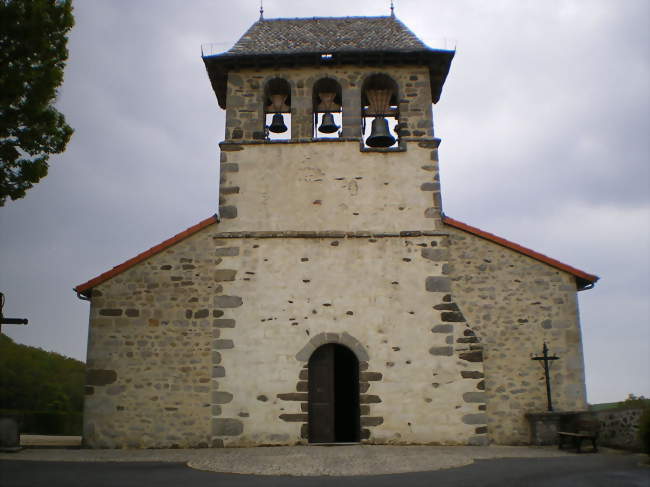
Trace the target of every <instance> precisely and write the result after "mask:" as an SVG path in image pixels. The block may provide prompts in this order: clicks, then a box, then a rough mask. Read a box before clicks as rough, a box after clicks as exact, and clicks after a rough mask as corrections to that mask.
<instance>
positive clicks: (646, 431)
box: [639, 408, 650, 455]
mask: <svg viewBox="0 0 650 487" xmlns="http://www.w3.org/2000/svg"><path fill="white" fill-rule="evenodd" d="M639 436H640V438H641V446H642V447H643V450H644V451H645V452H646V453H647V454H648V455H650V408H645V409H644V410H643V413H642V414H641V418H640V419H639Z"/></svg>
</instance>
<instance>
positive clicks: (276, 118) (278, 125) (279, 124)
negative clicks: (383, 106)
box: [269, 113, 374, 134]
mask: <svg viewBox="0 0 650 487" xmlns="http://www.w3.org/2000/svg"><path fill="white" fill-rule="evenodd" d="M373 123H374V122H373ZM269 131H271V132H273V133H274V134H282V133H284V132H286V131H287V126H286V125H285V124H284V117H282V114H281V113H274V114H273V119H272V120H271V125H269Z"/></svg>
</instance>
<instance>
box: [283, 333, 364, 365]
mask: <svg viewBox="0 0 650 487" xmlns="http://www.w3.org/2000/svg"><path fill="white" fill-rule="evenodd" d="M326 343H339V344H341V345H345V346H346V347H348V348H349V349H350V350H352V352H354V354H355V355H356V356H357V360H358V361H359V362H367V361H368V358H369V357H368V352H367V351H366V349H365V348H364V346H363V345H362V344H361V342H359V340H357V339H356V338H354V337H353V336H352V335H350V334H349V333H346V332H343V333H319V334H318V335H315V336H313V337H312V338H311V340H309V342H308V343H307V345H305V346H304V347H303V348H302V349H301V350H300V351H299V352H298V353H297V354H296V360H298V361H300V362H307V361H309V357H311V354H312V353H314V351H315V350H316V349H317V348H318V347H320V346H321V345H325V344H326Z"/></svg>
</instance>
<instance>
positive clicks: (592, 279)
mask: <svg viewBox="0 0 650 487" xmlns="http://www.w3.org/2000/svg"><path fill="white" fill-rule="evenodd" d="M442 221H443V223H444V224H445V225H449V226H451V227H454V228H457V229H459V230H463V231H465V232H468V233H471V234H474V235H476V236H478V237H481V238H484V239H486V240H490V241H492V242H494V243H496V244H498V245H502V246H503V247H507V248H509V249H511V250H514V251H515V252H519V253H520V254H524V255H527V256H528V257H531V258H533V259H535V260H538V261H540V262H544V263H545V264H548V265H550V266H552V267H555V268H556V269H559V270H561V271H564V272H568V273H569V274H572V275H573V276H574V277H575V278H576V285H577V289H578V291H581V290H583V289H590V288H591V287H593V285H594V284H595V283H596V281H598V279H599V277H598V276H596V275H593V274H588V273H587V272H585V271H581V270H580V269H576V268H575V267H572V266H570V265H567V264H564V263H562V262H560V261H559V260H555V259H553V258H551V257H548V256H546V255H544V254H540V253H539V252H535V251H534V250H531V249H529V248H526V247H524V246H522V245H519V244H516V243H514V242H511V241H509V240H506V239H505V238H501V237H498V236H496V235H494V234H492V233H489V232H486V231H484V230H481V229H479V228H476V227H473V226H471V225H468V224H466V223H463V222H460V221H458V220H454V219H453V218H449V217H448V216H443V219H442ZM218 222H219V220H218V219H217V217H216V215H214V216H211V217H209V218H206V219H205V220H203V221H200V222H199V223H197V224H196V225H194V226H192V227H190V228H188V229H186V230H185V231H183V232H181V233H178V234H176V235H174V236H173V237H171V238H168V239H167V240H165V241H163V242H161V243H159V244H158V245H156V246H154V247H151V248H150V249H149V250H145V251H144V252H142V253H140V254H138V255H136V256H135V257H133V258H131V259H129V260H127V261H125V262H122V263H121V264H119V265H116V266H115V267H113V268H112V269H109V270H108V271H106V272H104V273H103V274H100V275H99V276H97V277H94V278H93V279H91V280H89V281H87V282H84V283H83V284H79V285H78V286H76V287H75V288H74V291H75V292H76V293H77V296H79V297H81V296H85V297H89V296H90V292H91V291H92V289H93V288H94V287H95V286H98V285H100V284H102V283H103V282H106V281H108V280H109V279H111V278H113V277H115V276H117V275H118V274H121V273H122V272H124V271H126V270H127V269H130V268H131V267H133V266H135V265H136V264H139V263H140V262H142V261H145V260H147V259H148V258H149V257H152V256H153V255H156V254H158V253H160V252H162V251H163V250H165V249H167V248H169V247H171V246H172V245H174V244H177V243H178V242H180V241H181V240H184V239H186V238H188V237H190V236H192V235H194V234H195V233H197V232H199V231H200V230H203V229H204V228H206V227H209V226H210V225H214V224H217V223H218Z"/></svg>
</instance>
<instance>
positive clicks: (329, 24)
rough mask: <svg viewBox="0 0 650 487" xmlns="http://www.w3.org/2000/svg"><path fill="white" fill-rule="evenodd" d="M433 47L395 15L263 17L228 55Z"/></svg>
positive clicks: (423, 48)
mask: <svg viewBox="0 0 650 487" xmlns="http://www.w3.org/2000/svg"><path fill="white" fill-rule="evenodd" d="M422 50H429V48H427V46H425V45H424V43H423V42H422V41H420V39H418V38H417V37H416V36H415V34H413V32H411V31H410V30H409V29H408V27H406V26H405V25H404V24H403V23H402V22H400V21H399V20H397V19H396V18H395V17H325V18H322V17H321V18H318V17H314V18H308V19H271V20H265V19H260V20H258V21H257V22H255V23H254V24H253V25H252V26H251V27H250V29H248V31H247V32H246V33H245V34H244V35H243V36H242V37H241V39H239V41H237V43H236V44H235V45H234V46H233V48H232V49H230V50H229V51H228V52H227V54H239V55H241V54H252V55H260V54H292V53H296V54H297V53H307V52H317V53H333V52H351V51H354V52H358V51H375V52H376V51H384V52H386V51H391V52H395V51H422Z"/></svg>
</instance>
